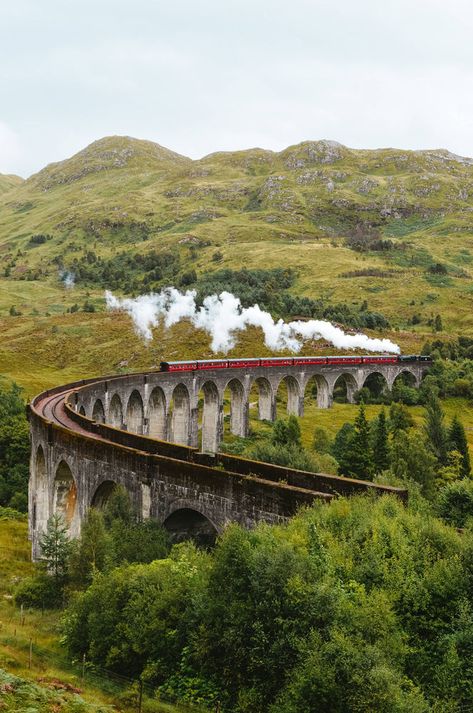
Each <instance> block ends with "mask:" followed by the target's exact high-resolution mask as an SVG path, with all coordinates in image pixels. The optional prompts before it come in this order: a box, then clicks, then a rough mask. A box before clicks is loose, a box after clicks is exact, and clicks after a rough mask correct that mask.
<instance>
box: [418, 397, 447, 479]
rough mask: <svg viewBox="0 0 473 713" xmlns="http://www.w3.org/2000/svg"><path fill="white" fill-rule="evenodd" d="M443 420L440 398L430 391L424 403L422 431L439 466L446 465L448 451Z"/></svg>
mask: <svg viewBox="0 0 473 713" xmlns="http://www.w3.org/2000/svg"><path fill="white" fill-rule="evenodd" d="M444 420H445V416H444V413H443V409H442V406H441V405H440V400H439V398H438V396H437V395H436V394H435V393H432V394H430V397H429V399H428V401H427V405H426V410H425V422H424V432H425V435H426V437H427V445H428V447H429V448H430V450H431V451H432V453H433V454H434V456H435V457H436V459H437V461H438V463H439V465H441V466H445V465H447V451H448V449H447V445H448V443H447V433H446V429H445V425H444Z"/></svg>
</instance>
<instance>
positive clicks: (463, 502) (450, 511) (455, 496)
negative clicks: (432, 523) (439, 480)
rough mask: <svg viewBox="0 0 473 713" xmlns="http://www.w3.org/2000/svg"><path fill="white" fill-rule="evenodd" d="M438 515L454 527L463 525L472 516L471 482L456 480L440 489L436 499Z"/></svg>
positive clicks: (472, 493) (472, 492) (472, 488)
mask: <svg viewBox="0 0 473 713" xmlns="http://www.w3.org/2000/svg"><path fill="white" fill-rule="evenodd" d="M437 511H438V514H439V515H440V517H441V518H442V519H443V520H445V522H448V523H449V524H451V525H454V526H455V527H465V525H466V524H467V522H468V520H469V519H470V518H472V517H473V482H472V481H471V480H457V481H456V482H453V483H449V484H447V485H446V486H445V487H444V488H442V489H441V490H440V493H439V496H438V499H437Z"/></svg>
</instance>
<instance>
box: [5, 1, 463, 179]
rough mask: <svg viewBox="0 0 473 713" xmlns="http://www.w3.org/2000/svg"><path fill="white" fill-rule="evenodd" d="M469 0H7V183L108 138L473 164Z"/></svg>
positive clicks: (189, 150)
mask: <svg viewBox="0 0 473 713" xmlns="http://www.w3.org/2000/svg"><path fill="white" fill-rule="evenodd" d="M472 38H473V3H472V2H471V0H13V1H12V0H0V173H18V174H20V175H22V176H28V175H29V174H31V173H33V172H35V171H37V170H39V169H40V168H42V167H43V166H44V165H45V164H47V163H50V162H52V161H58V160H61V159H63V158H66V157H68V156H70V155H72V154H73V153H75V152H76V151H78V150H80V149H81V148H83V147H84V146H86V145H87V144H89V143H90V142H91V141H94V140H95V139H98V138H101V137H102V136H107V135H111V134H126V135H129V136H135V137H137V138H143V139H150V140H152V141H157V142H158V143H160V144H162V145H164V146H166V147H168V148H170V149H173V150H174V151H178V152H180V153H183V154H185V155H187V156H191V157H193V158H198V157H201V156H204V155H205V154H208V153H211V152H212V151H219V150H232V149H243V148H250V147H254V146H260V147H262V148H268V149H273V150H281V149H283V148H285V147H286V146H288V145H291V144H296V143H299V142H300V141H304V140H309V139H310V140H315V139H334V140H336V141H340V142H341V143H343V144H346V145H348V146H352V147H355V148H377V147H384V146H393V147H398V148H408V149H413V148H440V147H442V148H448V149H450V150H451V151H453V152H455V153H459V154H463V155H466V156H473V40H472Z"/></svg>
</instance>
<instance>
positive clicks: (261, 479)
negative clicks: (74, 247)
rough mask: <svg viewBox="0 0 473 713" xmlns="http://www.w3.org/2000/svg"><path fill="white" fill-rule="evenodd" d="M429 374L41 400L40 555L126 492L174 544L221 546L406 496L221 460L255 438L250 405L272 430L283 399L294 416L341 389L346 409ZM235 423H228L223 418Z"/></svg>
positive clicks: (350, 374) (34, 533) (286, 371)
mask: <svg viewBox="0 0 473 713" xmlns="http://www.w3.org/2000/svg"><path fill="white" fill-rule="evenodd" d="M427 367H428V364H425V363H423V364H422V363H398V364H386V365H384V364H383V365H371V364H370V365H368V364H366V365H365V364H361V365H346V364H344V365H336V366H333V365H304V366H297V367H296V366H276V367H274V366H273V367H256V368H254V369H251V370H245V369H235V368H232V369H230V368H225V369H209V370H202V371H197V370H196V371H189V372H158V371H150V372H146V373H140V374H130V375H125V376H110V377H102V378H97V379H90V380H83V381H80V382H75V383H73V384H69V385H67V386H64V387H58V388H55V389H52V390H50V391H47V392H44V393H43V394H40V395H39V396H37V397H36V398H35V399H34V400H33V401H32V402H31V404H30V405H29V407H28V413H29V420H30V429H31V441H32V454H31V465H30V488H29V530H30V537H31V540H32V548H33V556H34V557H35V558H37V557H38V556H39V554H40V551H39V550H40V548H39V540H40V537H41V533H42V532H44V531H45V529H46V526H47V521H48V519H49V517H50V516H51V515H52V514H53V513H59V514H60V515H61V516H62V517H63V518H64V520H65V522H66V524H67V526H68V529H69V532H70V535H71V537H76V536H78V535H79V534H80V527H81V522H82V520H83V518H84V516H85V515H86V513H87V510H88V508H89V507H91V506H96V507H102V506H103V505H104V504H105V503H106V501H107V498H108V497H109V495H110V493H111V492H112V491H113V488H114V487H115V486H116V485H117V484H120V485H122V486H124V487H125V488H126V490H127V491H128V493H129V496H130V498H131V500H132V503H133V505H134V508H135V510H136V512H137V513H138V515H139V516H140V517H142V518H147V517H153V518H156V519H157V520H158V521H160V522H162V523H163V524H164V525H165V526H166V527H167V528H168V529H169V530H170V531H171V532H172V533H173V535H174V537H175V538H176V539H179V537H183V536H184V535H188V534H191V535H195V536H197V537H198V538H200V539H202V540H203V541H207V540H209V541H210V540H211V539H212V538H213V537H214V536H215V534H217V533H219V532H221V531H222V530H223V528H224V527H225V525H226V524H227V523H229V522H239V523H240V524H242V525H243V526H245V527H251V526H252V525H254V524H256V523H257V522H259V521H265V522H271V523H276V522H281V521H285V520H286V519H287V518H288V517H290V516H291V515H293V514H294V513H295V512H296V511H297V509H298V508H299V507H301V506H303V505H306V504H310V503H311V502H313V501H314V500H315V499H322V500H330V499H331V498H332V497H334V496H336V495H339V494H342V495H343V494H352V493H356V492H366V491H367V490H368V491H370V490H371V491H374V492H378V493H382V492H394V493H396V494H397V495H399V496H400V497H406V492H405V491H403V490H400V489H396V488H390V487H388V486H379V485H374V484H372V483H368V482H366V481H357V480H352V479H349V478H340V477H337V476H332V475H324V474H313V473H306V472H302V471H296V470H292V469H287V468H282V467H278V466H273V465H269V464H265V463H259V462H256V461H250V460H247V459H243V458H237V457H234V456H229V455H225V454H222V453H218V447H219V443H220V441H221V439H222V435H223V430H224V423H225V422H228V425H229V428H230V431H231V433H232V434H235V435H238V436H245V435H247V434H248V425H249V417H248V414H249V407H250V403H252V404H254V405H257V408H258V415H259V418H260V419H267V420H270V421H272V420H274V419H275V418H276V415H277V406H276V404H277V400H276V397H277V395H278V392H279V393H280V392H281V391H282V390H284V392H285V393H286V394H287V406H286V408H287V412H288V413H294V414H296V415H302V414H303V410H304V398H316V399H317V404H318V407H319V408H329V407H330V406H331V405H332V401H333V393H334V389H335V387H336V385H339V384H343V385H344V387H345V388H346V396H347V400H348V401H353V397H354V394H355V392H356V391H357V390H358V389H360V388H362V387H363V385H364V384H365V383H366V381H367V379H368V378H369V377H371V376H372V375H373V374H379V375H381V376H380V377H378V378H381V377H382V378H383V379H384V380H385V382H386V385H387V386H388V388H391V387H392V386H393V384H394V382H395V380H396V379H397V378H398V377H399V376H400V375H401V374H402V373H403V372H408V373H409V374H410V378H411V379H412V383H413V384H414V385H416V386H418V385H419V384H420V381H421V379H422V375H423V372H424V371H425V370H426V368H427ZM227 405H228V406H229V414H228V415H227V418H225V416H226V414H225V412H224V411H225V408H226V407H227Z"/></svg>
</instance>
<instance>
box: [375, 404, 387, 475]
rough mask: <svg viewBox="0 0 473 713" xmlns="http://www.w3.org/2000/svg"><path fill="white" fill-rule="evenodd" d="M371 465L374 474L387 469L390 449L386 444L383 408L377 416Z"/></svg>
mask: <svg viewBox="0 0 473 713" xmlns="http://www.w3.org/2000/svg"><path fill="white" fill-rule="evenodd" d="M373 463H374V472H375V473H381V472H382V471H383V470H386V469H387V468H389V463H390V449H389V442H388V425H387V422H386V413H385V411H384V408H383V410H382V411H381V412H380V414H379V416H378V420H377V423H376V427H375V432H374V445H373Z"/></svg>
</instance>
